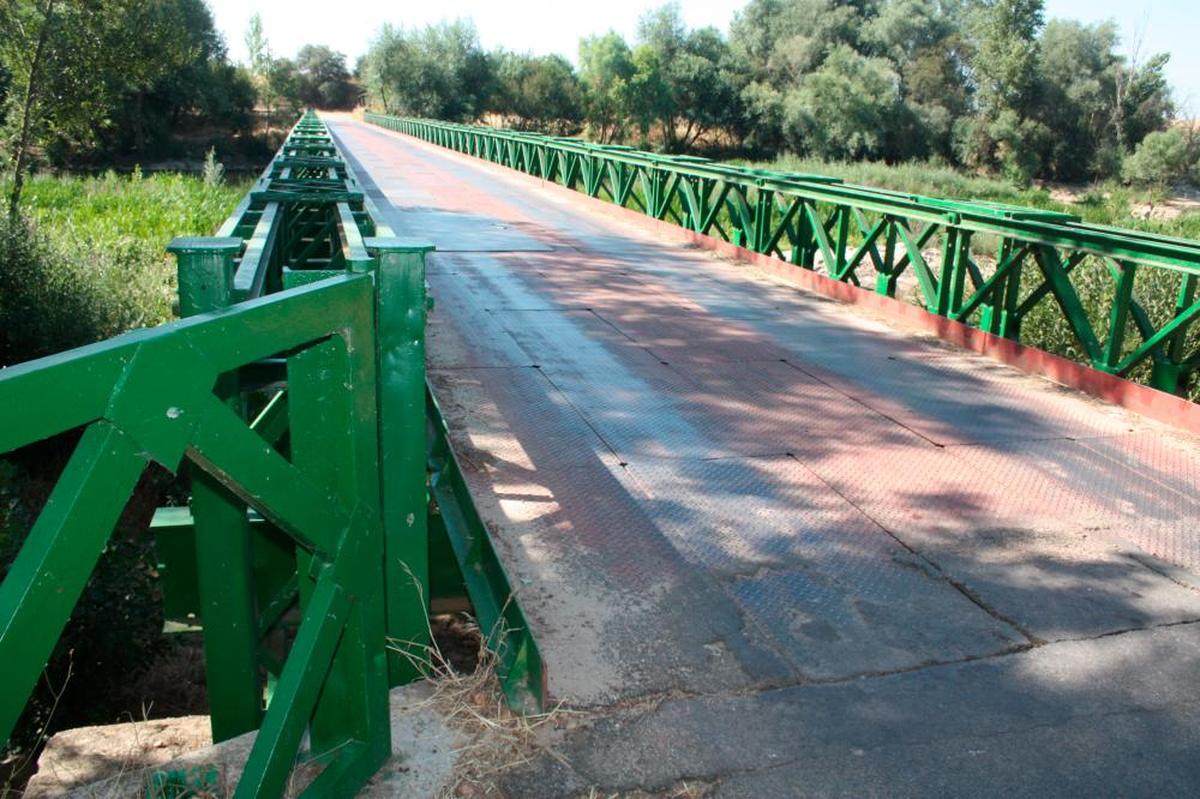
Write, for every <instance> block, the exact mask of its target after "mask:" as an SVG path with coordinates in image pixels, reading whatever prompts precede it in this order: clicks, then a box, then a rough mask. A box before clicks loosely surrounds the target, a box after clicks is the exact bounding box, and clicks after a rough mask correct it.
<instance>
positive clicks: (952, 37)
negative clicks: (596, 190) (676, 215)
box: [359, 0, 1200, 196]
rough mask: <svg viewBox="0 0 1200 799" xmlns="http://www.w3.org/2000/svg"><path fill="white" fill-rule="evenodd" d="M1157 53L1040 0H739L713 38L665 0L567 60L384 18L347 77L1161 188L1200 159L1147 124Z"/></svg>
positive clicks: (588, 128) (398, 109) (760, 147)
mask: <svg viewBox="0 0 1200 799" xmlns="http://www.w3.org/2000/svg"><path fill="white" fill-rule="evenodd" d="M1166 62H1167V56H1166V55H1163V54H1160V55H1155V56H1153V57H1151V58H1148V59H1146V60H1144V61H1137V60H1130V59H1127V58H1125V57H1124V56H1122V55H1120V41H1119V37H1118V35H1117V30H1116V27H1115V25H1114V24H1112V23H1101V24H1096V25H1085V24H1082V23H1079V22H1075V21H1071V20H1057V19H1056V20H1050V21H1048V22H1047V21H1046V20H1045V18H1044V0H949V1H947V0H787V1H786V2H785V1H784V0H750V2H748V3H747V4H746V5H745V6H744V7H743V8H742V9H741V10H739V11H738V12H737V13H736V14H735V15H734V17H733V19H732V21H731V24H730V29H729V33H728V35H726V34H724V33H722V32H721V31H719V30H717V29H716V28H699V29H689V28H688V27H687V26H686V25H685V24H684V22H683V16H682V13H681V9H680V6H679V4H678V3H670V4H668V5H665V6H662V7H661V8H658V9H655V10H652V11H650V12H648V13H647V14H646V15H645V16H643V18H642V20H641V23H640V25H639V28H638V33H637V37H636V38H635V40H634V41H633V42H632V43H630V42H627V41H626V40H625V39H624V37H622V36H621V35H620V34H617V33H615V32H609V33H606V34H603V35H598V36H591V37H587V38H584V39H583V40H581V41H580V42H579V70H578V73H577V74H576V73H574V72H573V71H570V70H568V69H567V65H566V63H565V62H564V61H563V60H562V59H560V58H557V57H535V56H532V55H528V54H524V55H523V54H516V53H511V52H505V51H494V52H490V53H489V52H486V51H484V50H483V48H482V47H481V45H480V43H479V37H478V35H477V34H476V32H475V29H474V27H473V26H472V25H471V23H470V22H468V21H463V20H458V21H455V22H449V23H441V24H439V25H433V26H429V27H426V28H424V29H419V30H409V29H402V28H394V27H392V26H384V28H383V29H382V30H381V31H380V32H379V34H378V35H377V36H376V37H375V39H374V41H373V42H372V44H371V47H370V50H369V51H368V53H367V55H366V56H365V57H364V59H363V61H362V63H361V65H360V76H359V77H360V80H361V81H362V84H363V88H364V89H365V93H366V100H367V104H368V106H370V107H371V108H372V109H373V110H378V111H382V112H384V113H388V114H396V115H408V116H420V117H429V118H436V119H443V120H448V121H473V120H478V119H483V118H490V119H492V120H493V121H496V122H499V123H501V124H504V125H505V126H508V127H514V128H519V129H525V130H540V131H545V132H551V133H556V134H564V133H582V134H584V135H586V136H589V137H591V138H592V139H594V140H596V141H600V142H605V143H608V142H625V143H632V144H638V145H641V146H657V147H659V148H661V149H663V150H665V151H667V152H682V151H688V150H710V151H716V152H718V153H724V154H740V155H743V156H751V157H756V158H764V157H766V158H770V157H774V156H778V155H781V154H784V153H794V154H798V155H801V156H804V157H809V158H819V159H823V160H834V161H837V160H851V161H856V160H875V161H884V162H887V163H892V164H895V163H902V162H917V163H920V164H923V163H924V162H925V161H928V160H929V159H938V160H940V161H942V162H945V163H946V164H948V165H951V166H954V167H958V168H960V169H967V170H970V171H973V172H983V173H987V174H993V175H998V176H1002V177H1003V178H1004V179H1005V180H1007V181H1008V182H1010V183H1014V184H1017V185H1028V184H1029V182H1030V180H1031V179H1032V178H1035V177H1040V178H1044V179H1052V180H1061V181H1075V182H1077V181H1084V180H1105V179H1111V178H1119V177H1121V176H1122V174H1124V176H1125V177H1126V178H1127V179H1128V180H1129V181H1132V182H1134V183H1137V184H1145V185H1162V184H1163V182H1164V181H1166V182H1171V181H1176V180H1185V179H1189V178H1190V179H1196V165H1197V163H1198V161H1200V147H1197V146H1194V144H1191V143H1189V144H1188V145H1187V146H1181V145H1180V143H1179V142H1180V140H1182V139H1187V140H1188V142H1193V141H1194V140H1196V139H1197V138H1200V137H1198V136H1197V135H1196V134H1195V133H1194V132H1191V131H1183V130H1178V129H1177V130H1178V132H1174V131H1172V132H1168V133H1162V131H1168V128H1169V126H1170V125H1171V124H1172V120H1173V114H1174V106H1173V103H1172V99H1171V93H1170V89H1169V87H1168V86H1167V83H1166V79H1165V77H1164V73H1163V68H1164V66H1165V64H1166ZM549 86H553V87H554V91H547V87H549ZM1156 132H1159V133H1158V134H1157V136H1151V134H1155V133H1156ZM1148 137H1150V145H1149V146H1147V147H1141V146H1140V145H1141V143H1142V142H1143V140H1145V139H1147V138H1148ZM1163 137H1167V138H1163ZM1127 158H1129V159H1131V160H1133V162H1134V164H1133V166H1131V167H1128V168H1126V169H1125V170H1124V172H1123V171H1122V164H1123V162H1124V161H1125V160H1126V159H1127ZM951 196H958V195H951Z"/></svg>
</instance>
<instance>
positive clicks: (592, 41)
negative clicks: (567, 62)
mask: <svg viewBox="0 0 1200 799" xmlns="http://www.w3.org/2000/svg"><path fill="white" fill-rule="evenodd" d="M634 71H635V68H634V64H633V52H632V51H631V50H630V49H629V45H628V44H627V43H626V41H625V38H624V37H623V36H621V34H619V33H617V32H616V31H609V32H608V33H606V34H603V35H600V36H589V37H586V38H583V39H580V40H579V80H580V82H581V84H582V91H583V104H584V118H585V119H586V121H587V124H588V131H589V133H590V134H591V135H592V138H594V139H596V141H599V142H600V143H602V144H607V143H609V142H613V141H616V140H617V139H618V138H620V137H621V135H622V133H623V131H624V128H625V123H626V120H628V119H629V118H630V117H631V116H632V115H633V98H632V79H633V75H634Z"/></svg>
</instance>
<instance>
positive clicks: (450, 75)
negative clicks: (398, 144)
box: [363, 20, 494, 120]
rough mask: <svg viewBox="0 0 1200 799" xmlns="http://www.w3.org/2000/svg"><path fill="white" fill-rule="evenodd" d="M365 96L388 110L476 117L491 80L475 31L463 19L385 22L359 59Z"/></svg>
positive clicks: (452, 117)
mask: <svg viewBox="0 0 1200 799" xmlns="http://www.w3.org/2000/svg"><path fill="white" fill-rule="evenodd" d="M363 77H364V81H365V83H366V89H367V98H368V102H369V103H370V104H371V105H373V106H375V107H380V106H382V107H383V108H384V109H386V110H387V111H388V112H390V113H401V114H411V115H414V116H423V117H431V118H436V119H446V120H467V119H475V118H477V117H478V116H479V114H480V113H481V112H482V111H483V110H484V109H485V108H486V106H487V103H488V98H489V97H490V95H491V93H492V91H493V88H494V80H493V75H492V69H491V63H490V61H489V59H488V57H487V54H486V53H484V52H483V48H482V47H480V45H479V34H478V33H477V32H476V30H475V26H474V24H473V23H471V22H469V21H466V20H456V21H454V22H442V23H439V24H437V25H429V26H427V27H425V28H423V29H420V30H406V29H403V28H393V27H391V26H386V25H385V26H384V27H383V28H382V29H381V30H380V33H379V35H378V36H377V37H376V38H375V40H374V41H373V42H372V43H371V47H370V49H369V50H368V51H367V55H366V56H365V58H364V60H363Z"/></svg>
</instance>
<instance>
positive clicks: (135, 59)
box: [0, 0, 183, 217]
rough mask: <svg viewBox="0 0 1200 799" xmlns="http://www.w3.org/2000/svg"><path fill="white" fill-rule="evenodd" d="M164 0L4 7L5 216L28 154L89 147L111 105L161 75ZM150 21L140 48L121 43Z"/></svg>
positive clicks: (30, 1) (168, 19) (15, 0)
mask: <svg viewBox="0 0 1200 799" xmlns="http://www.w3.org/2000/svg"><path fill="white" fill-rule="evenodd" d="M170 11H171V8H170V4H169V3H168V2H167V0H145V2H138V0H105V1H102V0H7V2H6V3H4V4H3V5H0V31H3V35H2V36H0V65H3V70H4V72H5V73H6V74H7V75H8V76H9V87H8V92H7V97H6V98H5V99H6V113H5V136H4V138H5V140H6V145H7V146H6V151H7V152H8V153H9V158H10V161H11V174H12V189H11V191H10V194H9V201H8V212H9V215H10V216H11V217H15V216H16V214H17V210H18V207H19V205H20V200H21V192H22V190H23V187H24V178H25V173H26V171H27V170H28V168H29V165H30V161H31V160H32V157H33V154H34V150H35V149H36V148H38V147H45V146H47V145H49V144H60V145H70V144H73V143H74V144H80V143H87V142H91V141H94V140H95V139H96V137H97V136H98V134H99V132H100V131H101V130H103V129H104V128H105V127H107V126H108V124H109V122H110V117H111V114H112V111H113V107H114V104H115V102H116V100H117V99H118V98H119V97H120V96H121V93H122V91H124V90H126V89H128V88H130V87H133V88H134V89H136V90H138V91H141V90H144V88H145V87H146V86H147V85H149V84H151V83H152V82H153V81H154V80H156V79H157V78H158V77H159V76H160V75H161V74H162V73H163V72H164V71H165V70H167V69H169V66H170V64H171V60H170V59H171V58H174V57H175V56H174V55H172V56H165V55H163V54H162V53H159V52H157V48H158V47H160V46H161V47H167V48H170V47H174V46H178V44H179V42H180V41H181V39H182V36H183V33H182V31H181V27H180V24H179V20H180V17H179V16H178V15H175V14H172V13H170ZM148 19H153V21H154V27H153V28H152V29H151V30H146V31H142V30H138V34H139V35H145V36H148V37H150V40H151V41H150V44H149V45H148V46H146V47H144V48H143V47H132V46H130V43H129V41H128V38H129V33H130V30H131V29H130V28H129V27H127V24H128V21H129V20H148Z"/></svg>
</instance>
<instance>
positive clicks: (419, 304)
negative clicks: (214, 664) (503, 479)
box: [364, 238, 433, 685]
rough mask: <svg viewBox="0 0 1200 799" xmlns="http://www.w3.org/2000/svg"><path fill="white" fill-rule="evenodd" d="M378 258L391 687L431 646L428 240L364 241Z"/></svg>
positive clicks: (408, 676) (410, 674) (412, 674)
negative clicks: (427, 471) (427, 473)
mask: <svg viewBox="0 0 1200 799" xmlns="http://www.w3.org/2000/svg"><path fill="white" fill-rule="evenodd" d="M364 244H365V245H366V248H367V251H368V252H369V253H370V254H371V255H372V256H373V257H374V258H375V263H374V270H375V330H376V352H377V360H376V363H377V370H378V381H379V399H378V402H379V452H380V469H379V476H380V490H381V504H382V516H383V531H384V552H385V557H386V563H385V567H384V576H385V579H386V583H387V586H386V593H387V633H388V637H389V638H391V639H392V649H391V650H389V662H388V674H389V679H390V681H391V684H392V685H398V684H400V683H403V682H409V681H411V680H412V679H414V678H416V677H417V676H419V675H418V670H417V669H416V667H415V666H414V665H413V662H412V659H411V657H405V655H403V654H401V652H397V651H394V650H395V648H397V647H399V648H400V649H402V650H407V651H408V652H409V654H410V656H412V657H416V658H419V657H421V656H422V655H423V652H424V647H425V646H426V645H427V644H428V643H429V627H428V624H427V623H426V613H427V609H428V606H429V536H428V527H427V524H426V506H427V504H428V501H427V497H426V488H425V452H426V442H425V437H426V428H425V313H426V296H425V255H426V253H428V252H430V251H432V250H433V245H432V244H429V243H427V242H419V241H409V240H404V239H393V238H369V239H366V240H365V241H364Z"/></svg>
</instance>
